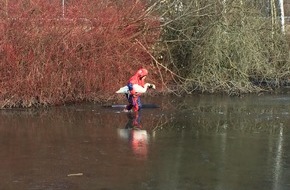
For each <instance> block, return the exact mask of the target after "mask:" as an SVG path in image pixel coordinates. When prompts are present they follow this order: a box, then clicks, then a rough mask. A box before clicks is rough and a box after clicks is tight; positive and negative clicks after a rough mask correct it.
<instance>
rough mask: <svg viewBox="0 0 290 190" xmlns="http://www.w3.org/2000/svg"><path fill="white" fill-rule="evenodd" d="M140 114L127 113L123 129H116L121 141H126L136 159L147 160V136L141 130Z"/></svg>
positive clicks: (144, 131) (145, 132)
mask: <svg viewBox="0 0 290 190" xmlns="http://www.w3.org/2000/svg"><path fill="white" fill-rule="evenodd" d="M141 113H142V111H140V112H135V113H127V117H128V122H127V123H126V126H125V127H124V128H118V135H119V137H120V138H121V139H124V140H125V141H128V142H129V143H130V146H131V148H132V150H133V152H134V154H135V156H136V157H140V158H142V159H146V158H147V154H148V141H149V135H148V134H147V131H146V130H144V129H143V128H142V123H141Z"/></svg>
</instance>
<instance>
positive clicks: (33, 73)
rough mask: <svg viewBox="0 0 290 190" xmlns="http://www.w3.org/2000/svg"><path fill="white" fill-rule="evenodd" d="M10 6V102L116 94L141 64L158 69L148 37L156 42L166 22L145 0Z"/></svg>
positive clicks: (5, 102) (4, 69) (4, 62)
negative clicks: (161, 21) (161, 24)
mask: <svg viewBox="0 0 290 190" xmlns="http://www.w3.org/2000/svg"><path fill="white" fill-rule="evenodd" d="M63 8H64V9H63ZM5 10H6V13H5V14H3V13H2V14H1V21H0V33H1V34H0V93H1V94H0V98H1V99H0V107H2V108H4V107H30V106H39V105H58V104H64V103H69V102H79V101H99V100H104V99H108V98H110V97H111V96H112V95H114V92H115V91H116V90H117V89H118V88H119V87H121V86H123V85H125V84H126V82H127V80H128V78H129V77H130V75H132V74H134V73H135V72H136V70H137V69H138V68H139V67H141V66H143V67H146V68H148V70H149V71H150V70H152V69H153V65H152V60H151V57H150V55H149V54H148V53H147V52H146V51H145V50H144V48H142V47H141V46H140V43H141V44H142V45H144V46H145V47H146V48H147V49H150V47H152V45H153V44H154V43H155V42H156V40H157V39H158V38H159V32H160V31H159V21H158V18H157V17H156V16H154V15H148V14H146V4H144V3H142V1H138V0H120V1H113V0H112V1H110V0H94V1H90V0H84V1H81V2H80V1H76V0H74V1H72V0H70V1H68V2H67V3H65V6H64V7H62V5H61V3H60V2H59V1H55V0H50V1H40V0H39V1H36V0H35V1H33V0H30V1H22V0H9V1H8V4H7V6H6V7H5ZM150 78H151V80H153V81H155V82H158V79H157V78H158V77H157V76H156V75H151V76H150Z"/></svg>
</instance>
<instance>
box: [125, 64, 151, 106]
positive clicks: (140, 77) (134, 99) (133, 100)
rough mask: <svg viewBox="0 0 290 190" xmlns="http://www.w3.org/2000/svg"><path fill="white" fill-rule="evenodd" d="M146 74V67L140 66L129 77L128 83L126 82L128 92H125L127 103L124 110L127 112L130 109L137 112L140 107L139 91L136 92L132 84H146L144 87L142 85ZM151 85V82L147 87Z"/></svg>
mask: <svg viewBox="0 0 290 190" xmlns="http://www.w3.org/2000/svg"><path fill="white" fill-rule="evenodd" d="M147 75H148V71H147V69H144V68H141V69H139V70H138V71H137V72H136V73H135V75H133V76H132V77H131V78H130V79H129V81H128V84H127V86H128V89H129V93H128V94H125V95H126V98H127V100H128V103H129V104H128V105H127V106H126V108H125V109H124V111H125V112H128V111H130V110H132V109H133V111H135V112H137V111H139V110H140V109H141V108H142V104H141V99H140V95H141V93H138V92H136V89H134V85H135V84H137V85H139V86H141V87H143V88H147V86H146V87H145V86H144V85H145V79H146V77H147ZM152 87H153V85H151V84H150V85H149V86H148V88H152Z"/></svg>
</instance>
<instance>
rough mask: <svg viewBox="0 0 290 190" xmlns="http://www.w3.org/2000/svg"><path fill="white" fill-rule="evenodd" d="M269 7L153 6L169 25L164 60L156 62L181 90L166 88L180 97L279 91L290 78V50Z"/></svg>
mask: <svg viewBox="0 0 290 190" xmlns="http://www.w3.org/2000/svg"><path fill="white" fill-rule="evenodd" d="M263 2H264V3H263ZM265 3H267V2H265V1H260V2H259V3H258V2H256V1H255V2H253V1H240V0H229V1H220V0H214V1H212V0H211V1H204V0H200V1H198V0H197V1H189V0H184V1H179V3H176V1H174V0H172V1H171V0H168V1H159V3H158V5H156V4H154V7H155V8H156V10H157V11H159V13H160V14H161V15H163V20H164V22H163V23H162V27H163V30H162V31H163V33H162V41H161V42H160V44H159V51H161V53H162V55H163V57H164V59H163V61H157V60H156V62H157V63H158V64H159V65H162V67H160V68H166V69H169V70H170V71H171V73H172V74H173V75H172V78H173V79H174V80H173V81H174V82H175V84H178V88H175V89H174V88H171V87H170V86H169V84H166V85H167V86H169V88H170V89H172V90H173V91H175V92H179V93H182V92H187V93H190V92H192V91H198V92H209V93H217V92H222V93H224V92H225V93H227V94H240V93H251V92H259V91H261V90H269V89H270V90H272V89H273V87H278V86H280V85H281V83H282V81H285V80H287V78H288V77H289V74H290V73H289V71H290V62H289V61H288V59H289V53H288V51H289V47H288V45H287V43H286V40H285V36H284V35H283V34H282V32H281V29H280V26H279V23H280V22H279V20H278V19H279V17H277V15H268V14H266V13H267V12H266V11H265V10H266V5H265ZM269 6H272V9H274V8H276V7H277V6H275V5H269ZM272 13H277V11H272ZM262 83H263V84H266V85H265V86H262V85H260V84H262ZM257 84H258V85H257Z"/></svg>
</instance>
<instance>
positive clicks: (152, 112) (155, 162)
mask: <svg viewBox="0 0 290 190" xmlns="http://www.w3.org/2000/svg"><path fill="white" fill-rule="evenodd" d="M143 103H155V104H158V105H160V108H158V109H144V110H142V112H141V113H140V115H138V118H136V116H135V115H134V114H127V113H123V112H119V111H120V110H121V109H117V108H114V109H113V108H105V107H102V106H100V105H95V104H82V105H75V106H66V107H56V108H50V109H46V110H5V111H4V110H1V111H0V121H1V123H0V168H1V171H0V189H1V190H2V189H3V190H17V189H29V190H43V189H44V190H91V189H92V190H95V189H96V190H115V189H116V190H119V189H121V190H122V189H124V190H138V189H141V190H143V189H144V190H146V189H154V190H155V189H157V190H163V189H164V190H175V189H176V190H185V189H186V190H187V189H196V190H203V189H204V190H207V189H215V190H233V189H235V190H240V189H241V190H244V189H247V190H251V189H253V190H259V189H261V190H268V189H269V190H270V189H271V190H284V189H285V190H286V189H290V180H289V179H290V136H289V135H290V128H289V127H290V95H287V94H285V95H263V96H247V97H243V98H239V97H227V96H189V97H186V98H168V97H163V98H160V97H158V98H152V99H149V98H147V99H143ZM139 121H140V122H139ZM132 126H138V127H139V128H137V127H134V128H133V129H132ZM140 127H141V128H140Z"/></svg>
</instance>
